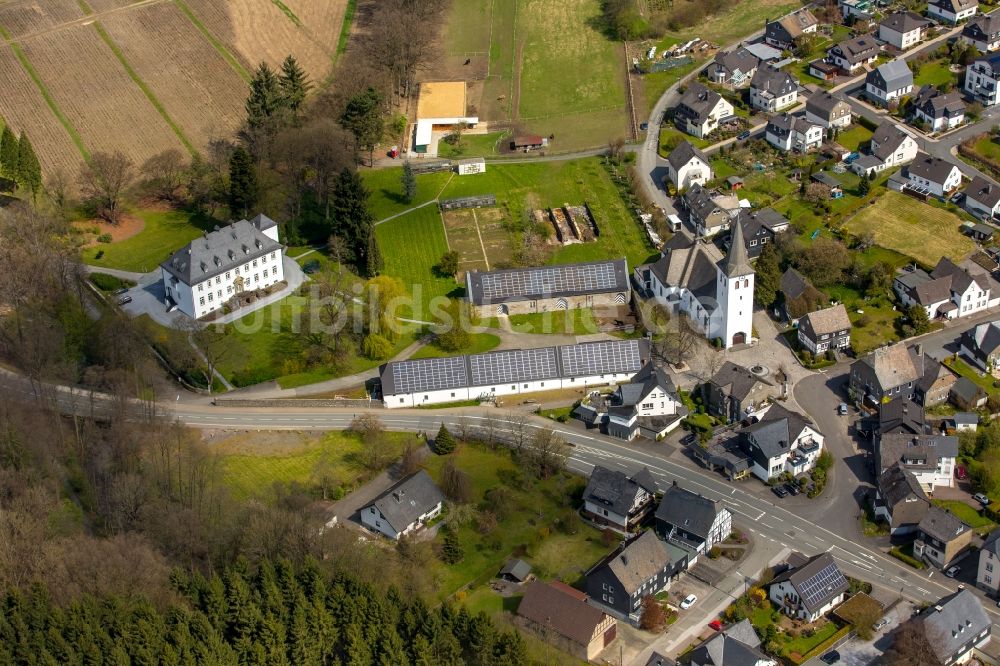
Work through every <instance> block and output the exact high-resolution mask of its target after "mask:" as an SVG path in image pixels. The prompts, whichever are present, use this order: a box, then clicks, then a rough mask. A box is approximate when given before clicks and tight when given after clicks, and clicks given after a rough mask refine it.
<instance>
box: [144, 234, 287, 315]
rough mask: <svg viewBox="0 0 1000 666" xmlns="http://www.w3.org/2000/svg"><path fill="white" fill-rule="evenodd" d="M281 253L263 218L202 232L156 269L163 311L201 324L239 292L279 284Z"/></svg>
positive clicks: (281, 274)
mask: <svg viewBox="0 0 1000 666" xmlns="http://www.w3.org/2000/svg"><path fill="white" fill-rule="evenodd" d="M284 250H285V247H284V246H283V245H282V244H281V243H280V242H279V241H278V224H277V222H275V221H274V220H272V219H271V218H269V217H267V216H266V215H258V216H257V217H255V218H253V219H252V220H249V221H247V220H240V221H239V222H233V223H232V224H230V225H228V226H225V227H222V228H216V229H215V231H211V232H208V233H206V234H205V235H204V236H202V237H201V238H197V239H195V240H193V241H191V242H190V243H188V244H187V245H186V246H185V247H183V248H181V249H180V250H178V251H177V252H175V253H174V254H173V255H172V256H171V257H170V258H169V259H167V260H166V261H164V262H163V263H162V264H160V272H161V274H162V275H163V291H164V294H165V299H166V304H167V309H168V310H173V309H174V308H176V309H178V310H180V311H181V312H183V313H184V314H186V315H188V316H189V317H193V318H195V319H200V318H201V317H204V316H205V315H207V314H210V313H212V312H214V311H216V310H220V309H221V308H222V306H223V305H224V304H225V303H226V302H227V301H229V300H230V299H232V298H234V297H236V296H237V295H239V294H241V293H244V292H252V291H256V290H258V289H265V288H267V287H270V286H272V285H274V284H277V283H279V282H281V281H282V280H284V279H285V276H284V269H283V268H282V264H281V262H282V256H283V254H284Z"/></svg>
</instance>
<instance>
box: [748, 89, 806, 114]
mask: <svg viewBox="0 0 1000 666" xmlns="http://www.w3.org/2000/svg"><path fill="white" fill-rule="evenodd" d="M798 101H799V91H798V90H793V91H792V92H791V93H789V94H788V95H782V96H781V97H778V96H775V95H772V94H771V93H770V92H769V91H766V90H759V89H757V88H755V87H753V86H752V85H751V86H750V105H751V106H753V108H755V109H760V110H761V111H768V112H770V113H775V112H777V111H781V110H782V109H786V108H788V107H790V106H794V105H795V104H796V103H797V102H798Z"/></svg>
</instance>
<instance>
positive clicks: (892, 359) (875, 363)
mask: <svg viewBox="0 0 1000 666" xmlns="http://www.w3.org/2000/svg"><path fill="white" fill-rule="evenodd" d="M855 363H863V364H865V365H867V366H868V367H870V368H871V369H872V372H873V373H874V374H875V378H876V379H877V380H878V382H879V386H880V387H881V388H882V389H883V390H885V389H889V388H893V387H896V386H902V385H903V384H908V383H909V382H916V381H919V380H920V378H921V377H923V374H924V373H923V364H922V363H920V364H918V363H917V358H916V355H915V354H914V353H912V352H911V351H910V350H909V349H908V348H907V347H906V343H904V342H897V343H896V344H894V345H889V346H887V347H880V348H879V349H875V350H873V351H871V352H869V353H868V354H866V355H865V356H864V357H862V358H860V359H858V360H857V361H855Z"/></svg>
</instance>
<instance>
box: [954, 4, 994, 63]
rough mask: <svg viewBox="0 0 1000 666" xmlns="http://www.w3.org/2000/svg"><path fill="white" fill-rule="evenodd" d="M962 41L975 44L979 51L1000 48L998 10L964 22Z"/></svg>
mask: <svg viewBox="0 0 1000 666" xmlns="http://www.w3.org/2000/svg"><path fill="white" fill-rule="evenodd" d="M962 41H963V42H965V43H966V44H971V45H973V46H975V47H976V48H977V49H978V50H979V52H980V53H991V52H993V51H996V50H997V49H1000V12H992V13H990V14H984V15H982V16H977V17H975V18H973V19H972V20H971V21H969V22H968V23H966V24H965V27H964V28H962Z"/></svg>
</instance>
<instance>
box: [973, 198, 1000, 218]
mask: <svg viewBox="0 0 1000 666" xmlns="http://www.w3.org/2000/svg"><path fill="white" fill-rule="evenodd" d="M965 209H966V210H967V211H969V212H970V213H972V214H973V215H975V216H976V217H978V218H979V219H982V220H989V219H990V218H992V217H994V216H997V215H1000V199H998V200H997V202H996V204H994V205H993V208H990V207H989V206H988V205H987V204H983V203H980V202H979V201H976V200H975V199H973V198H972V197H970V196H966V197H965Z"/></svg>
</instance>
